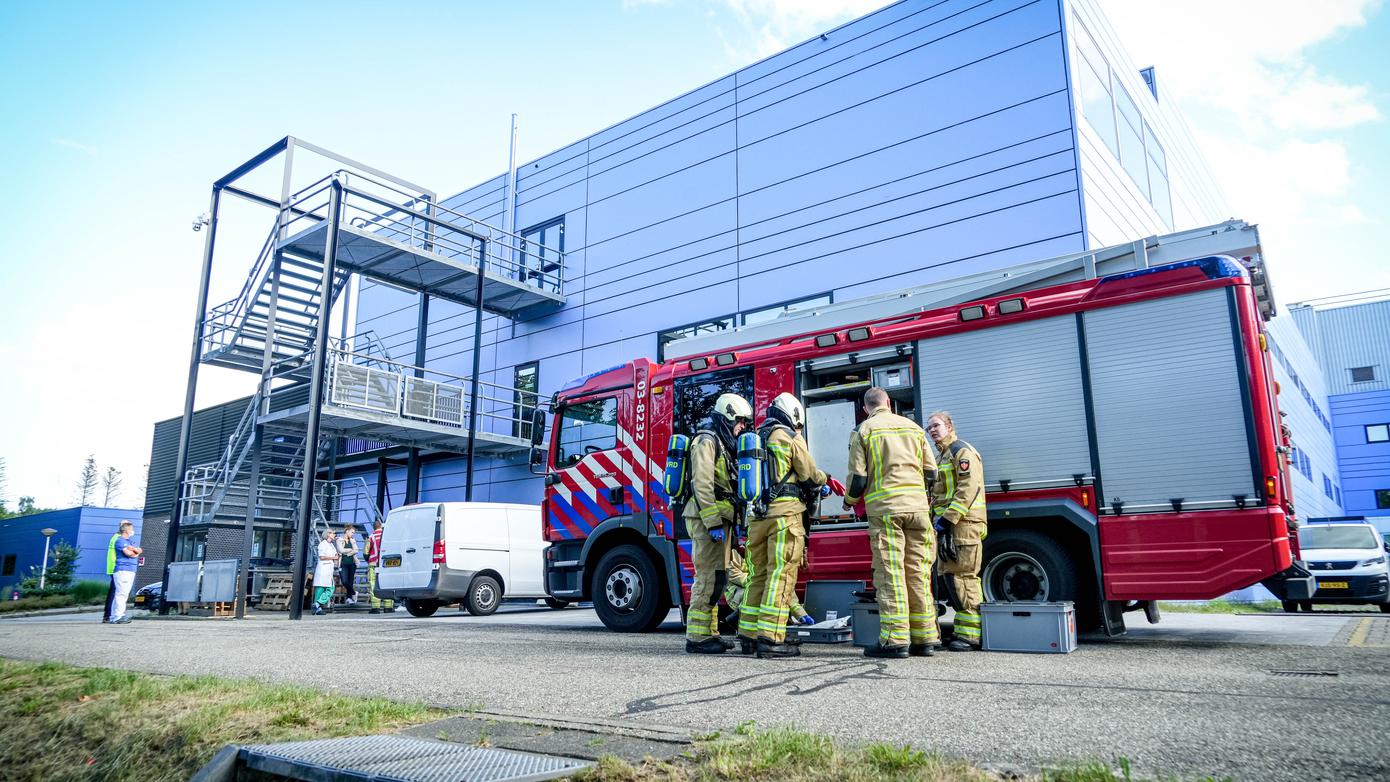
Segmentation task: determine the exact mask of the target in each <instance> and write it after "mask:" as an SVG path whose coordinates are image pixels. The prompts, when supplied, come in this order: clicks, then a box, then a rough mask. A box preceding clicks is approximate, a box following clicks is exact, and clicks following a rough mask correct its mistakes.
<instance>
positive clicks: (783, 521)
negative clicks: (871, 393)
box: [738, 393, 830, 658]
mask: <svg viewBox="0 0 1390 782" xmlns="http://www.w3.org/2000/svg"><path fill="white" fill-rule="evenodd" d="M805 426H806V411H805V409H804V408H803V407H802V406H801V402H799V401H797V398H796V397H795V396H792V395H791V394H786V393H784V394H778V395H777V398H775V399H773V400H772V404H771V405H770V406H769V407H768V409H767V420H766V422H765V423H764V424H763V429H762V440H763V442H764V443H765V444H766V445H765V447H766V450H767V456H766V459H767V475H768V476H769V477H768V487H767V493H766V494H765V495H764V496H765V497H766V499H767V503H768V504H767V508H766V510H762V509H759V510H760V511H761V512H760V513H759V514H758V516H757V517H756V518H755V519H753V521H752V522H750V523H749V525H748V546H747V562H748V567H749V573H750V578H749V581H748V591H747V594H746V595H745V597H744V601H743V607H742V610H741V611H740V615H739V623H738V637H739V643H740V645H741V647H742V648H741V650H740V651H742V652H743V653H744V654H749V653H754V652H756V654H757V655H758V657H760V658H764V657H796V656H797V655H799V654H801V647H800V646H797V645H796V644H788V643H786V637H787V619H788V618H789V617H790V615H791V608H792V605H793V604H795V603H796V574H797V570H798V569H799V568H800V566H801V558H802V554H803V553H804V552H805V550H806V527H805V525H804V524H803V523H802V516H803V514H805V513H806V500H807V499H809V498H810V495H811V493H812V492H814V493H817V494H818V493H820V490H821V487H822V486H824V485H826V482H827V480H828V479H829V477H830V476H828V475H826V474H825V473H824V472H821V471H820V470H819V469H818V468H817V467H816V463H815V461H814V460H813V459H812V458H811V452H810V450H809V449H808V448H807V447H806V440H805V438H803V437H802V436H801V431H802V429H804V428H805Z"/></svg>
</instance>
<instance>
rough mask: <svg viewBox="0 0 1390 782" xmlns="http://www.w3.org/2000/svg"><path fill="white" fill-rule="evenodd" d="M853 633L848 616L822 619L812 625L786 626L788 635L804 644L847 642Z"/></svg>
mask: <svg viewBox="0 0 1390 782" xmlns="http://www.w3.org/2000/svg"><path fill="white" fill-rule="evenodd" d="M853 633H854V631H853V630H852V629H851V628H850V618H849V617H848V616H842V617H839V618H836V619H824V620H821V621H820V622H817V623H815V624H813V625H795V626H793V627H789V628H787V635H788V636H790V637H791V638H794V639H796V640H797V641H800V642H801V643H805V644H843V643H849V641H850V638H851V637H852V635H853Z"/></svg>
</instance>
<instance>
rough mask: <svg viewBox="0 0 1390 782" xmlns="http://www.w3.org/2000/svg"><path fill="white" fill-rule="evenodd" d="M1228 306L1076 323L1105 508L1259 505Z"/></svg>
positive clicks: (1200, 302)
mask: <svg viewBox="0 0 1390 782" xmlns="http://www.w3.org/2000/svg"><path fill="white" fill-rule="evenodd" d="M1228 296H1229V293H1228V289H1226V288H1221V289H1217V290H1210V291H1203V292H1200V293H1193V294H1188V295H1185V296H1175V297H1172V298H1166V299H1159V300H1156V301H1146V302H1140V303H1137V304H1127V305H1123V306H1119V307H1111V308H1107V309H1103V310H1095V311H1093V312H1088V313H1086V314H1085V315H1084V319H1085V326H1086V349H1087V355H1088V360H1089V362H1090V373H1091V390H1092V398H1093V400H1094V406H1095V421H1096V442H1097V447H1098V452H1099V455H1100V471H1101V484H1102V485H1101V489H1102V490H1103V491H1104V493H1105V503H1106V505H1107V506H1108V505H1110V504H1111V503H1113V502H1116V501H1119V502H1122V503H1124V506H1123V512H1124V513H1126V514H1128V513H1144V512H1155V511H1169V510H1171V509H1172V504H1171V502H1170V501H1171V500H1172V499H1174V498H1182V499H1183V507H1184V510H1201V509H1209V508H1222V507H1227V508H1228V507H1233V506H1234V505H1235V501H1234V500H1233V497H1234V496H1235V495H1245V496H1246V497H1247V498H1249V500H1250V501H1251V502H1252V503H1253V504H1258V501H1259V499H1260V493H1259V488H1258V487H1257V486H1256V485H1255V479H1254V470H1253V469H1252V466H1251V461H1250V459H1251V455H1250V441H1249V436H1248V434H1247V431H1248V430H1247V425H1246V418H1245V412H1246V411H1245V405H1244V403H1243V402H1242V399H1241V383H1240V375H1239V374H1238V372H1242V371H1243V369H1244V368H1243V367H1238V366H1237V362H1236V352H1235V351H1236V347H1235V335H1234V333H1233V331H1232V323H1231V318H1232V317H1233V314H1232V312H1231V308H1230V303H1229V299H1228ZM986 465H988V456H986ZM1107 511H1108V509H1106V510H1103V512H1107Z"/></svg>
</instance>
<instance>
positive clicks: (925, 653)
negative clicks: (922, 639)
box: [907, 644, 934, 657]
mask: <svg viewBox="0 0 1390 782" xmlns="http://www.w3.org/2000/svg"><path fill="white" fill-rule="evenodd" d="M907 653H908V656H910V657H931V656H932V655H933V654H934V652H933V650H932V645H931V644H909V645H908V647H907Z"/></svg>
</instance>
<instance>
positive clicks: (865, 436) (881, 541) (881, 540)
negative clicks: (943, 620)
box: [844, 387, 941, 658]
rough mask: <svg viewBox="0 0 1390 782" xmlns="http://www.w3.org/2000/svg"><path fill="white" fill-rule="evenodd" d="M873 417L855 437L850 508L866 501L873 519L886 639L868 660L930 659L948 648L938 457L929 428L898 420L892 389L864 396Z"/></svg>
mask: <svg viewBox="0 0 1390 782" xmlns="http://www.w3.org/2000/svg"><path fill="white" fill-rule="evenodd" d="M864 412H865V413H866V414H867V415H868V418H867V419H865V420H864V422H863V423H861V424H860V425H859V427H858V428H857V429H855V430H854V432H853V433H852V434H851V435H850V438H849V480H850V483H849V491H848V492H846V494H845V502H844V505H845V509H846V510H850V509H851V508H853V506H854V505H855V504H856V503H858V502H859V501H860V500H863V501H864V505H865V511H866V513H867V514H868V518H869V549H870V553H871V554H872V555H873V567H874V590H875V593H876V595H877V599H878V611H879V637H878V644H877V645H876V646H870V647H867V648H865V649H864V654H865V655H866V656H868V657H887V658H897V657H907V656H908V655H909V654H910V655H913V656H918V657H930V656H931V655H932V650H933V647H935V646H938V645H939V644H940V643H941V635H940V632H939V631H938V630H937V627H936V603H935V601H934V600H933V598H932V593H931V569H932V560H933V558H934V546H933V542H934V541H933V538H932V529H931V500H930V498H929V497H928V495H927V487H928V486H929V485H930V483H931V481H932V480H934V479H935V477H936V459H935V457H934V456H933V455H932V450H931V447H930V446H929V445H927V436H926V433H924V432H923V431H922V427H920V426H918V425H917V423H916V422H915V421H913V420H911V419H909V418H904V417H902V416H900V415H895V414H894V413H893V412H892V411H891V410H890V409H889V406H888V392H887V391H884V390H883V389H881V388H877V387H875V388H870V389H869V390H868V391H866V392H865V393H864Z"/></svg>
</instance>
